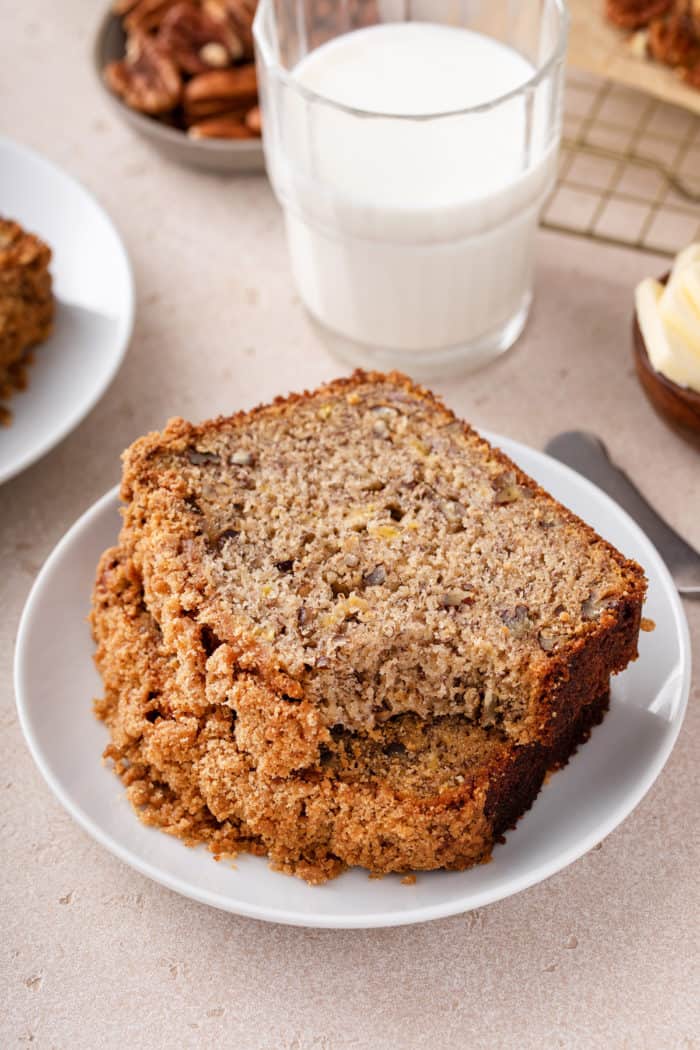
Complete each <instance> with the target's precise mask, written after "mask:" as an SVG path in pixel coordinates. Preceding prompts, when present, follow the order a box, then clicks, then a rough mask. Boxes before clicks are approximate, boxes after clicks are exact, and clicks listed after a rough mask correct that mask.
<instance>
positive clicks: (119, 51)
mask: <svg viewBox="0 0 700 1050" xmlns="http://www.w3.org/2000/svg"><path fill="white" fill-rule="evenodd" d="M125 49H126V35H125V33H124V30H123V28H122V24H121V21H120V19H119V18H118V17H117V16H116V15H114V14H112V13H111V12H108V13H107V14H106V15H105V17H104V18H103V20H102V22H101V23H100V26H99V29H98V31H97V35H96V37H95V44H94V47H93V61H94V66H95V71H96V73H97V78H98V80H99V82H100V84H101V85H102V88H103V90H104V92H105V94H106V95H107V98H108V99H109V102H110V105H111V106H112V107H113V109H114V110H115V112H116V113H118V114H119V116H120V117H121V118H122V120H125V121H126V123H127V124H128V125H129V126H130V127H131V128H133V130H134V131H135V132H136V133H137V134H138V135H141V137H142V138H144V139H146V140H147V141H148V142H150V144H151V145H152V146H153V147H154V148H155V149H157V150H158V152H159V153H161V154H162V155H163V156H164V157H167V159H168V160H173V161H175V163H176V164H183V165H185V166H186V167H188V168H199V169H200V171H201V170H204V171H217V172H219V173H222V174H227V175H234V174H241V173H244V172H260V171H264V170H265V157H264V154H263V147H262V142H261V141H260V139H250V140H245V139H243V140H236V141H230V140H223V139H219V140H216V139H191V138H190V137H189V136H188V135H187V134H186V132H184V131H180V130H179V128H171V127H168V125H167V124H162V123H161V122H160V121H158V120H155V119H154V118H153V117H148V116H145V115H144V114H143V113H137V112H136V110H133V109H130V108H129V106H126V105H124V103H123V102H122V101H121V100H120V99H119V98H117V96H116V95H114V94H113V93H112V92H111V91H110V90H109V88H108V87H107V85H106V84H105V82H104V78H103V70H104V68H105V66H106V65H107V63H108V62H113V61H115V60H116V59H120V58H123V57H124V53H125Z"/></svg>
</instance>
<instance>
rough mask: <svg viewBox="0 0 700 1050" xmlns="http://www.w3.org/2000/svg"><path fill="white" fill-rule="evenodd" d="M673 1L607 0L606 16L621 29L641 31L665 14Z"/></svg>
mask: <svg viewBox="0 0 700 1050" xmlns="http://www.w3.org/2000/svg"><path fill="white" fill-rule="evenodd" d="M674 2H675V0H607V3H606V15H607V17H608V20H609V21H610V22H612V23H613V25H616V26H619V27H620V28H621V29H643V28H644V26H648V25H649V23H650V22H651V21H652V19H654V18H659V17H661V16H662V15H665V14H667V13H668V12H669V11H670V10H671V8H672V7H673V4H674Z"/></svg>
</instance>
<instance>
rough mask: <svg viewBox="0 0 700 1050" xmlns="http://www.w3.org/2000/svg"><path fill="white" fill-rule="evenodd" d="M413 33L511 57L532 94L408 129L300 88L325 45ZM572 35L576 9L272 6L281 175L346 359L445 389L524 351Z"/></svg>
mask: <svg viewBox="0 0 700 1050" xmlns="http://www.w3.org/2000/svg"><path fill="white" fill-rule="evenodd" d="M407 21H408V22H430V23H437V24H439V25H443V26H451V27H459V28H464V29H468V30H471V31H473V32H477V33H480V34H483V35H484V36H486V37H488V38H490V39H491V40H492V41H496V42H498V43H501V44H504V45H507V46H508V47H509V48H512V49H513V51H515V52H517V54H518V55H520V56H522V58H524V59H525V60H527V63H529V65H528V67H527V70H528V72H527V73H526V76H527V79H526V81H525V82H524V83H523V82H520V84H519V86H517V87H516V88H515V89H514V90H510V91H507V92H506V93H504V94H501V95H500V96H498V97H495V98H494V97H491V98H489V99H487V100H486V101H482V102H481V103H480V104H478V105H473V106H471V107H467V108H462V107H461V105H460V102H459V99H457V100H456V105H455V106H454V107H453V106H450V108H449V109H448V110H447V111H441V112H435V113H432V112H427V113H426V112H422V111H421V112H419V113H408V114H405V113H404V114H401V115H396V114H394V113H391V112H389V113H381V112H374V111H373V108H374V107H372V106H366V107H365V108H364V109H363V108H356V107H355V106H354V105H348V104H344V103H340V102H333V101H329V100H328V99H327V98H324V97H323V95H322V94H320V93H317V91H316V90H313V89H311V88H310V87H309V86H308V85H307V84H305V83H302V82H301V81H300V79H299V72H298V71H299V69H300V68H302V67H303V63H304V60H305V59H306V58H307V56H308V55H310V54H311V53H312V52H314V51H315V49H317V48H319V47H321V46H323V45H324V44H326V43H327V42H328V41H330V40H332V39H334V38H337V37H340V36H342V35H343V34H346V33H349V32H352V31H353V30H357V29H361V28H362V27H366V26H370V25H374V24H379V23H383V24H390V23H397V22H399V23H403V22H407ZM567 27H568V17H567V13H566V6H565V3H564V0H422V2H421V0H414V2H409V0H260V2H259V6H258V12H257V16H256V19H255V25H254V36H255V44H256V53H257V63H258V77H259V84H260V97H261V105H262V111H263V136H264V146H265V154H266V159H267V167H268V172H269V175H270V179H271V182H272V185H273V187H274V190H275V193H276V195H277V198H278V200H279V202H280V204H281V205H282V208H283V210H284V216H285V224H286V230H287V241H288V246H289V253H290V259H291V266H292V272H293V275H294V279H295V281H296V284H297V287H298V290H299V293H300V295H301V298H302V301H303V302H304V304H305V306H306V308H307V309H308V311H309V313H310V314H311V316H312V318H313V319H314V321H315V322H316V323H317V325H318V326H319V328H320V330H321V332H322V334H323V336H324V339H325V341H326V343H327V344H328V346H329V348H330V349H331V350H332V351H333V352H335V353H336V354H337V355H338V356H340V357H342V358H343V359H345V360H346V361H348V362H350V363H352V364H353V365H361V366H363V367H379V368H399V369H401V370H403V371H407V372H409V373H411V374H413V375H414V376H418V377H420V376H435V375H444V374H447V373H454V372H459V371H469V370H470V369H473V368H476V367H479V366H480V365H482V364H485V363H486V362H488V361H490V360H491V359H493V358H494V357H496V356H497V355H498V354H500V353H502V352H503V351H504V350H506V349H508V348H509V347H510V346H511V345H512V344H513V343H514V342H515V340H516V339H517V338H518V336H519V335H520V333H521V331H522V329H523V326H524V324H525V321H526V319H527V315H528V312H529V309H530V304H531V302H532V288H533V255H534V236H535V230H536V227H537V222H538V218H539V214H540V211H541V208H542V205H543V203H544V201H545V199H546V197H547V195H548V193H549V192H550V190H551V187H552V185H553V182H554V178H555V171H556V156H557V149H558V145H559V139H560V133H561V97H562V84H563V65H564V57H565V50H566V36H567ZM426 28H427V27H425V26H422V27H421V32H423V33H424V32H425V31H426ZM346 43H347V41H346ZM333 46H334V47H335V46H336V45H333ZM390 59H391V56H390V55H389V56H388V58H387V65H386V69H387V74H386V75H387V77H390V76H391V61H390ZM299 63H301V64H302V66H301V67H300V66H299ZM360 97H361V96H360Z"/></svg>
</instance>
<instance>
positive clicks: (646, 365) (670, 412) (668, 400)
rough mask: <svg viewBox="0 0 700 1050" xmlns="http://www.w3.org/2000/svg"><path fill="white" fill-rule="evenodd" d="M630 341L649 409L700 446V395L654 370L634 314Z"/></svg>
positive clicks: (666, 276)
mask: <svg viewBox="0 0 700 1050" xmlns="http://www.w3.org/2000/svg"><path fill="white" fill-rule="evenodd" d="M668 278H669V275H668V274H664V276H663V277H661V278H660V280H661V283H662V284H666V282H667V280H668ZM632 343H633V347H634V363H635V367H636V369H637V376H638V377H639V382H640V383H641V384H642V389H643V390H644V393H645V394H646V396H647V398H648V400H649V402H650V403H651V406H652V408H653V409H654V410H655V412H656V413H657V415H659V416H661V418H662V419H663V420H664V421H665V422H666V423H668V424H670V426H672V427H673V429H674V430H675V431H676V432H677V433H678V434H680V435H681V437H684V438H685V439H686V441H690V442H691V444H693V445H695V446H697V447H698V448H700V394H699V393H696V391H695V390H688V389H687V388H686V387H683V386H679V385H678V384H677V383H673V382H671V380H670V379H667V378H666V376H663V375H661V373H660V372H657V371H656V370H655V369H654V366H653V365H652V363H651V361H650V360H649V354H648V353H647V348H646V343H645V342H644V336H643V335H642V330H641V328H640V327H639V322H638V320H637V315H636V313H635V315H634V321H633V323H632Z"/></svg>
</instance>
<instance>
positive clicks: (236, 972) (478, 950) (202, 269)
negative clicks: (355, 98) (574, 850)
mask: <svg viewBox="0 0 700 1050" xmlns="http://www.w3.org/2000/svg"><path fill="white" fill-rule="evenodd" d="M98 15H99V11H97V10H96V9H95V8H94V6H93V5H91V4H89V3H88V2H87V0H64V2H63V3H61V4H60V5H56V4H51V3H49V2H48V0H28V2H26V3H24V4H22V5H13V10H12V11H9V10H8V11H6V12H5V13H4V14H3V34H2V37H3V39H2V43H1V44H0V47H1V48H2V53H3V61H2V62H0V97H1V98H2V115H3V121H2V123H3V130H4V131H5V132H6V133H7V134H9V135H12V136H13V137H15V138H17V139H18V140H20V141H22V142H25V143H26V144H27V145H30V146H33V147H35V148H39V149H41V150H43V151H44V152H45V153H46V155H47V156H48V157H50V158H51V159H52V160H54V161H56V162H57V163H58V164H60V165H62V166H64V167H65V168H67V169H68V170H69V171H70V172H72V173H73V174H74V175H76V176H77V177H78V178H80V179H81V180H82V181H83V182H84V183H85V184H86V185H87V186H88V187H89V188H90V189H91V190H93V191H94V192H95V193H96V194H97V196H98V197H99V199H100V200H101V201H102V202H103V203H104V205H105V206H106V207H107V209H108V210H109V212H110V214H111V215H112V217H113V218H114V220H115V221H116V223H117V225H118V227H119V229H120V230H121V232H122V234H123V236H124V239H125V241H126V245H127V248H128V250H129V253H130V255H131V258H132V260H133V264H134V270H135V275H136V281H137V288H138V319H137V324H136V331H135V335H134V339H133V343H132V346H131V350H130V352H129V354H128V356H127V359H126V362H125V364H124V367H123V368H122V370H121V372H120V374H119V376H118V377H117V379H116V381H115V382H114V384H113V386H112V387H111V389H110V390H109V392H108V393H107V395H106V396H105V398H104V399H103V400H102V402H101V403H100V404H99V405H98V406H97V408H96V409H95V410H94V411H93V412H92V413H91V415H90V416H89V417H88V419H87V420H86V421H85V422H84V423H83V424H82V426H80V427H79V428H78V430H76V431H75V432H74V433H73V434H72V435H71V436H70V437H69V438H68V439H67V440H65V441H64V442H63V443H62V444H61V445H60V446H59V447H58V448H57V449H56V450H55V451H53V452H52V453H51V454H50V455H48V456H46V457H45V459H43V460H42V461H41V462H40V463H38V464H37V465H35V466H34V467H32V468H30V469H29V470H27V471H26V472H25V473H24V474H22V475H21V476H20V477H18V478H16V479H14V480H13V481H11V482H9V483H7V484H6V485H4V486H3V487H2V488H1V489H0V596H1V599H2V617H1V618H0V712H1V718H2V733H1V734H0V770H1V776H0V789H1V791H2V809H1V810H0V821H1V827H2V832H1V835H2V838H1V842H2V846H1V849H0V865H1V867H2V882H3V893H2V898H1V903H0V928H1V929H2V937H1V938H0V941H1V944H0V980H1V987H2V989H3V995H2V999H3V1009H2V1011H0V1045H2V1046H3V1047H10V1046H13V1047H14V1046H23V1045H25V1044H31V1045H32V1046H35V1047H40V1048H42V1050H43V1048H61V1050H63V1048H70V1050H74V1048H83V1047H85V1048H90V1050H98V1048H100V1047H119V1048H122V1047H127V1046H128V1047H130V1048H133V1050H137V1048H139V1050H140V1048H144V1050H146V1048H148V1050H152V1048H160V1047H167V1048H170V1047H178V1048H180V1047H216V1046H222V1047H223V1046H235V1047H236V1048H237V1050H248V1048H251V1050H349V1048H353V1050H355V1048H371V1050H384V1048H393V1047H402V1048H413V1047H416V1048H418V1047H421V1048H423V1047H439V1048H441V1050H458V1048H459V1050H461V1048H465V1047H470V1048H473V1050H481V1048H483V1050H494V1048H497V1047H514V1048H518V1050H528V1048H533V1050H534V1048H537V1050H541V1048H543V1047H545V1048H549V1047H564V1048H567V1050H568V1048H581V1050H589V1048H597V1047H600V1048H605V1050H610V1048H618V1047H619V1048H630V1050H632V1048H635V1050H636V1048H642V1047H644V1048H646V1047H649V1048H659V1050H661V1048H666V1047H668V1048H691V1047H694V1046H698V1045H700V1042H699V1041H698V1036H697V1032H698V1031H699V1030H700V1011H699V1009H698V1003H697V997H696V993H697V988H698V979H699V977H700V974H699V969H700V967H699V964H698V947H697V945H698V939H699V938H698V933H699V932H700V931H699V929H698V913H699V910H700V893H699V890H698V885H699V884H698V878H697V871H698V865H699V862H700V856H699V855H698V853H699V851H698V840H697V823H696V814H697V812H698V807H699V806H700V783H699V778H698V773H697V769H698V738H699V735H700V678H699V677H698V673H697V672H696V673H695V676H694V685H693V688H692V692H691V701H690V707H689V711H688V716H687V719H686V723H685V726H684V728H683V731H682V733H681V737H680V739H679V742H678V744H677V746H676V749H675V751H674V753H673V755H672V757H671V759H670V761H669V764H668V766H667V768H666V770H665V771H664V772H663V774H662V775H661V777H660V779H659V780H658V782H657V784H656V785H655V787H654V788H653V789H652V791H651V792H650V794H649V795H648V796H647V798H646V799H645V800H644V801H643V802H642V804H641V805H640V806H639V808H638V809H637V810H636V812H635V813H634V814H633V815H632V816H631V817H630V818H629V819H628V820H627V821H626V822H625V823H624V824H623V825H622V827H620V828H619V829H618V830H617V831H616V832H614V833H613V834H612V835H611V836H610V837H609V838H608V839H607V840H605V842H603V844H602V845H601V846H600V847H598V848H597V849H596V850H594V851H593V852H592V853H590V854H588V855H587V856H586V857H584V858H583V859H581V860H580V861H578V862H577V863H576V864H574V865H573V866H572V867H570V868H569V869H568V870H566V871H564V872H562V873H560V874H559V875H557V876H555V877H554V878H552V879H550V880H549V881H548V882H545V883H543V884H542V885H540V886H537V887H535V888H534V889H531V890H529V891H527V892H525V893H523V894H520V895H519V896H517V897H514V898H511V899H510V900H507V901H504V902H502V903H500V904H495V905H492V906H491V907H489V908H485V909H482V910H479V911H476V912H472V913H470V914H467V915H461V916H457V917H455V918H452V919H449V920H444V921H440V922H435V923H429V924H426V925H423V926H418V927H413V928H404V929H394V930H385V931H381V930H380V931H367V932H355V933H344V932H333V931H319V932H315V931H309V930H297V929H291V928H285V927H275V926H267V925H264V924H262V923H258V922H254V921H251V920H245V919H238V918H235V917H232V916H228V915H224V914H221V913H218V912H215V911H211V910H208V909H207V908H205V907H203V906H200V905H197V904H193V903H191V902H189V901H187V900H185V899H182V898H180V897H178V896H176V895H175V894H173V893H170V892H168V891H167V890H165V889H162V888H160V887H159V886H157V885H155V884H153V883H150V882H148V881H147V880H146V879H145V878H143V877H142V876H140V875H138V874H136V873H135V872H133V871H131V870H130V869H128V868H127V867H125V866H124V865H123V864H121V863H120V862H118V861H117V860H116V859H114V858H113V857H111V856H110V855H108V854H107V853H106V852H105V851H104V850H102V849H101V848H100V847H98V846H97V845H96V844H94V843H93V842H92V841H91V840H90V839H89V838H88V837H87V836H86V835H85V834H84V832H82V831H81V830H80V829H79V828H78V827H77V826H76V825H75V824H73V822H72V821H71V819H70V818H69V817H68V816H67V815H66V814H65V813H64V812H63V810H62V809H61V808H60V806H59V805H58V803H57V802H55V801H54V799H53V797H52V796H51V795H50V793H49V791H48V789H47V788H46V787H45V785H44V783H43V780H42V779H41V777H40V775H39V773H38V772H37V770H36V769H35V768H34V765H33V763H32V760H31V758H30V757H29V754H28V752H27V750H26V748H25V746H24V744H23V741H22V738H21V734H20V730H19V726H18V724H17V718H16V714H15V709H14V697H13V692H12V686H11V665H12V649H13V645H14V639H15V634H16V629H17V623H18V619H19V615H20V611H21V608H22V605H23V602H24V600H25V597H26V595H27V592H28V590H29V587H30V585H31V582H32V580H33V578H34V575H35V574H36V572H37V570H38V568H39V566H40V565H41V563H42V561H43V559H44V558H45V557H46V555H47V554H48V553H49V551H50V550H51V548H52V547H53V545H54V544H55V542H56V541H57V540H58V539H59V537H60V536H61V535H62V534H63V532H64V531H65V530H66V528H67V527H68V526H69V525H70V524H71V522H72V521H73V520H74V519H75V518H76V517H77V516H78V515H79V514H80V513H81V512H82V511H83V510H84V509H85V508H86V507H88V506H89V505H90V504H91V503H92V502H93V501H94V500H95V499H96V498H97V497H98V496H100V495H101V494H102V493H103V492H104V491H105V490H106V489H107V488H108V487H110V486H111V485H112V484H114V482H115V481H116V480H117V477H118V455H119V452H120V451H121V449H122V448H123V447H124V446H125V445H126V444H128V443H129V442H130V441H131V440H132V439H133V438H135V437H136V436H137V435H138V434H140V433H142V432H143V431H144V430H147V429H149V428H152V427H154V426H159V425H161V424H162V423H163V422H164V420H165V419H166V417H167V416H168V415H171V414H175V413H181V414H185V415H188V416H190V417H192V418H202V417H205V416H209V415H212V414H215V413H217V412H220V411H229V410H231V409H233V408H234V407H240V406H249V405H252V404H253V403H254V402H257V401H260V400H264V399H267V398H269V397H271V396H273V395H274V394H276V393H279V392H283V391H287V390H289V389H293V388H298V387H299V386H300V385H306V386H312V385H314V384H316V383H317V382H319V381H320V380H323V379H326V378H329V377H331V376H333V375H335V374H337V373H339V372H342V371H343V369H342V368H340V367H339V366H337V365H336V364H335V363H334V362H333V361H332V360H331V359H330V358H329V357H328V356H327V355H326V353H325V352H324V350H323V349H322V348H321V347H320V346H319V344H318V343H317V341H316V339H315V336H314V335H313V334H312V332H311V331H310V329H309V327H308V324H307V322H306V320H305V318H304V315H303V313H302V311H301V309H300V306H299V303H298V300H297V298H296V296H295V294H294V291H293V289H292V286H291V283H290V278H289V273H288V270H287V260H286V255H285V251H284V243H283V235H282V226H281V221H280V214H279V212H278V210H277V207H276V205H275V203H274V200H273V198H272V196H271V193H270V190H269V188H268V186H267V184H266V183H265V181H264V180H263V179H261V178H249V179H242V180H241V179H239V180H234V181H227V180H225V179H220V178H217V177H208V176H202V175H197V174H192V173H189V172H186V171H181V170H179V169H177V168H173V167H169V166H167V165H166V164H165V163H163V162H161V161H160V160H158V159H157V158H156V157H155V156H154V155H153V154H152V153H151V152H150V151H149V149H148V148H147V147H146V146H145V145H143V144H142V143H141V142H139V141H138V140H137V139H135V138H134V137H133V136H132V134H131V133H130V132H129V131H128V130H127V129H126V128H125V127H123V126H122V125H121V124H120V123H118V122H117V121H116V120H115V118H114V116H113V115H112V113H111V112H110V111H109V109H108V108H107V106H106V104H105V101H104V99H103V98H102V97H101V95H100V93H99V92H98V90H97V89H96V86H95V84H94V82H93V78H92V71H91V67H90V63H89V42H90V37H91V33H92V31H93V29H94V24H95V22H96V19H97V17H98ZM39 73H40V75H38V74H39ZM51 85H56V86H57V88H58V86H59V85H60V90H59V89H52V90H49V88H50V87H51ZM1 203H2V202H0V207H1ZM664 265H665V264H664V262H663V260H656V259H654V258H653V257H651V256H642V255H635V254H634V253H632V252H625V251H622V250H618V249H611V248H605V247H602V246H600V245H595V244H591V243H588V242H584V241H577V240H574V239H565V238H562V237H559V236H556V235H552V234H542V235H541V238H540V242H539V264H538V285H539V288H538V292H539V294H538V300H537V304H536V308H535V311H534V313H533V316H532V320H531V323H530V325H529V327H528V329H527V332H526V335H525V337H524V338H523V340H522V341H521V343H520V344H519V346H518V348H517V349H516V351H515V352H514V353H512V354H510V355H509V356H507V357H506V358H505V359H503V360H502V361H501V362H500V363H498V364H497V365H496V366H494V367H493V368H491V369H488V370H486V371H484V372H482V373H480V374H478V375H476V376H474V377H471V378H468V379H465V380H463V381H458V382H454V381H451V382H450V383H449V384H448V383H439V382H437V383H435V384H434V386H435V387H436V388H437V389H438V390H439V391H440V392H442V393H443V394H445V395H446V396H447V399H448V401H449V404H450V405H451V406H453V407H454V408H455V409H456V410H457V411H459V412H460V413H462V414H464V415H465V416H467V417H468V418H470V419H472V420H473V421H474V422H475V423H477V424H481V425H483V426H486V427H489V428H491V429H494V430H497V431H501V432H503V433H506V434H509V435H511V436H513V437H515V438H518V439H519V440H522V441H525V442H527V443H530V444H532V445H535V446H538V447H541V446H542V445H543V443H544V442H545V441H546V439H547V438H548V437H549V436H550V435H552V434H554V433H556V432H557V431H558V430H561V429H564V428H570V427H572V426H585V427H588V428H591V429H593V430H595V431H597V432H598V433H600V434H601V436H603V437H604V438H605V439H606V440H607V441H608V442H609V445H610V447H611V449H612V451H613V453H614V455H615V457H616V458H617V459H618V460H619V462H621V463H622V464H623V465H624V467H625V468H626V469H627V470H628V471H629V472H630V474H632V476H633V477H635V478H636V479H637V480H638V482H639V484H640V486H641V487H642V488H643V489H644V491H645V492H646V493H647V495H648V496H649V497H650V498H651V499H652V500H653V501H654V502H655V503H656V504H657V505H658V506H659V507H663V509H664V511H665V513H666V514H667V516H668V518H669V520H670V521H671V522H672V523H673V524H674V525H675V526H676V527H677V528H679V529H680V530H681V531H683V532H684V533H685V534H686V536H687V537H688V538H689V539H690V540H692V541H693V542H694V543H695V544H696V545H697V546H700V457H698V454H697V453H696V452H694V451H693V450H692V449H690V448H689V447H686V446H685V445H683V444H682V443H681V442H680V440H679V439H677V438H676V437H675V436H674V435H673V434H671V433H670V432H669V431H667V430H666V428H665V427H664V426H663V424H662V423H660V422H659V421H658V420H657V419H656V417H655V416H654V415H653V414H652V412H651V410H650V409H649V407H648V406H647V404H646V402H645V401H644V399H643V397H642V395H641V393H640V391H639V389H638V387H637V382H636V380H635V378H634V375H633V367H632V361H631V356H630V349H629V327H628V322H629V312H630V305H631V300H630V293H631V289H632V287H633V285H634V283H635V281H637V280H638V279H639V278H640V277H641V276H642V275H644V274H646V273H648V272H654V271H657V270H660V269H663V268H664ZM686 610H687V612H688V615H689V619H690V624H691V632H692V633H693V637H694V647H695V657H696V663H699V662H700V647H699V645H698V639H699V637H700V603H696V604H695V606H694V607H693V606H692V605H691V603H690V602H688V603H686ZM693 832H695V840H694V839H693Z"/></svg>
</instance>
